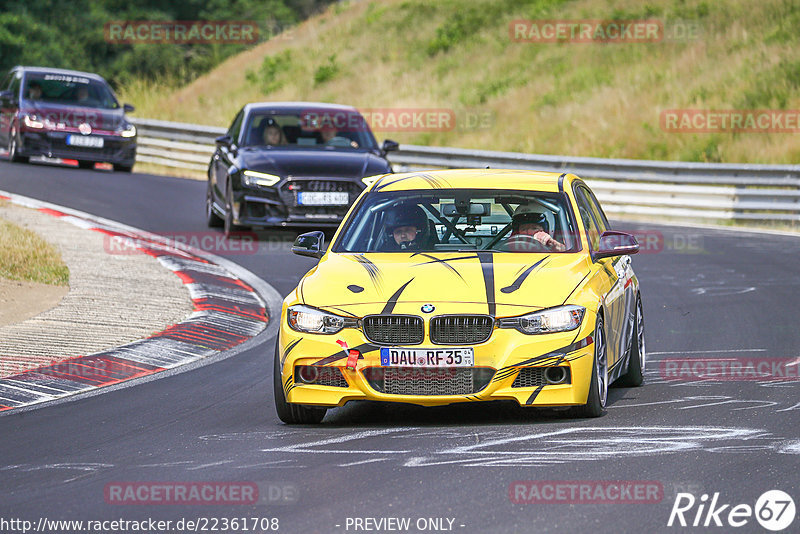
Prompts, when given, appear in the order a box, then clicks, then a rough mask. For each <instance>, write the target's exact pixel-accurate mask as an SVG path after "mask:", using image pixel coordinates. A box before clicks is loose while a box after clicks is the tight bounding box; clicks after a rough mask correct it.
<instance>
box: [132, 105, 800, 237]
mask: <svg viewBox="0 0 800 534" xmlns="http://www.w3.org/2000/svg"><path fill="white" fill-rule="evenodd" d="M133 122H134V124H135V125H136V127H137V129H138V131H139V136H138V141H139V148H138V154H137V161H140V162H146V163H153V164H157V165H163V166H166V167H173V168H181V169H186V170H191V171H196V172H203V173H204V172H205V171H206V169H207V168H208V162H209V160H210V158H211V155H212V154H213V152H214V138H216V137H218V136H220V135H223V134H224V133H225V131H226V130H225V128H219V127H213V126H199V125H196V124H186V123H177V122H166V121H159V120H152V119H136V120H134V121H133ZM389 159H390V160H391V162H392V165H393V167H394V168H395V170H400V171H402V170H422V169H434V168H470V167H471V168H476V167H477V168H485V167H491V168H498V169H499V168H504V169H534V170H545V171H556V172H572V173H575V174H577V175H578V176H580V177H582V178H585V179H586V180H587V182H588V183H589V185H590V186H591V187H592V189H593V190H594V192H595V194H596V195H597V197H598V198H599V200H600V201H601V202H602V204H603V207H604V209H605V210H606V211H607V212H609V213H612V214H615V215H636V216H658V217H668V218H681V219H693V220H738V221H762V222H769V221H780V222H785V223H791V224H792V225H795V224H798V223H800V165H754V164H736V163H689V162H679V161H648V160H631V159H603V158H582V157H572V156H549V155H538V154H522V153H516V152H493V151H486V150H469V149H462V148H440V147H426V146H415V145H401V146H400V150H399V151H398V152H392V153H391V154H390V156H389Z"/></svg>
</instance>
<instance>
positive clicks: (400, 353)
mask: <svg viewBox="0 0 800 534" xmlns="http://www.w3.org/2000/svg"><path fill="white" fill-rule="evenodd" d="M474 365H475V353H474V350H473V349H472V347H451V348H447V349H439V348H436V349H422V348H416V349H407V348H402V347H382V348H381V366H383V367H473V366H474Z"/></svg>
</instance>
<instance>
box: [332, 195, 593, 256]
mask: <svg viewBox="0 0 800 534" xmlns="http://www.w3.org/2000/svg"><path fill="white" fill-rule="evenodd" d="M568 206H569V204H568V203H567V199H566V196H565V195H564V194H558V193H542V192H535V191H516V190H494V189H493V190H466V189H464V190H460V189H448V190H434V191H431V190H425V191H397V192H378V193H369V194H367V195H366V196H365V197H364V198H363V199H362V201H361V203H360V204H359V206H358V208H357V210H356V211H355V212H354V213H353V215H352V216H351V217H350V218H349V219H348V221H347V222H346V223H345V228H344V231H343V232H342V234H341V237H340V238H339V239H338V241H337V242H336V243H335V244H334V248H333V251H334V252H358V253H364V252H403V251H412V252H442V251H461V250H494V251H503V252H575V251H577V250H579V249H580V241H579V239H577V233H576V231H575V228H576V227H575V223H574V218H573V216H572V213H571V210H570V209H569V207H568Z"/></svg>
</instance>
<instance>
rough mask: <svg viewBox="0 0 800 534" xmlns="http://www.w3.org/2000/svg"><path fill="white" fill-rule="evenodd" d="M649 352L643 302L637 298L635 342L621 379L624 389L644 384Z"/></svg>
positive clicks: (632, 342)
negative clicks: (646, 347) (646, 342)
mask: <svg viewBox="0 0 800 534" xmlns="http://www.w3.org/2000/svg"><path fill="white" fill-rule="evenodd" d="M646 355H647V352H646V349H645V343H644V315H643V314H642V300H641V298H639V297H637V298H636V317H635V319H634V323H633V341H631V350H630V353H629V354H628V370H627V371H626V372H625V374H624V375H622V376H621V377H620V380H619V383H620V385H621V386H624V387H639V386H641V385H642V384H643V383H644V368H645V363H646V357H647V356H646Z"/></svg>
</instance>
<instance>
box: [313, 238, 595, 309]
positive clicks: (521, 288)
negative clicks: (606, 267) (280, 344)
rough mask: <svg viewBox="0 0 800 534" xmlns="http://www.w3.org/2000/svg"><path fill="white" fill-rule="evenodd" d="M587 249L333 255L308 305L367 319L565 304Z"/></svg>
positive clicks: (320, 269) (319, 272)
mask: <svg viewBox="0 0 800 534" xmlns="http://www.w3.org/2000/svg"><path fill="white" fill-rule="evenodd" d="M588 272H589V264H588V261H587V259H586V256H585V255H582V254H545V253H542V254H515V253H492V252H448V253H416V254H410V253H409V254H403V253H373V254H335V253H330V254H327V255H326V256H325V257H324V258H323V259H322V260H321V261H320V263H319V264H318V265H317V266H316V267H315V268H314V269H312V270H311V271H310V272H309V273H308V274H307V275H306V277H305V278H304V279H303V280H302V282H301V284H300V288H299V289H300V291H299V293H300V297H301V299H302V301H303V302H304V303H306V304H308V305H311V306H315V307H318V308H325V309H328V310H330V311H332V312H333V313H337V312H338V313H345V314H348V315H350V314H352V315H354V316H358V317H362V316H364V315H368V314H372V313H395V314H403V313H408V314H414V315H418V314H419V313H420V308H421V306H423V305H425V304H431V305H433V306H434V307H435V311H434V312H433V314H434V315H438V314H441V313H480V314H485V313H488V314H490V315H493V316H497V317H505V316H514V315H519V314H522V313H525V312H526V311H528V310H532V309H539V308H549V307H552V306H558V305H560V304H562V303H564V301H565V300H566V299H567V298H568V297H569V296H570V294H571V293H572V292H573V291H574V290H575V288H576V287H577V286H578V285H579V284H580V283H581V281H582V280H584V279H585V278H586V275H587V274H588Z"/></svg>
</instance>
